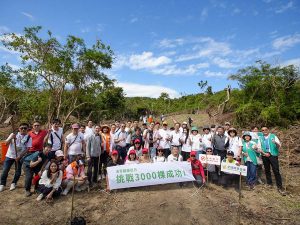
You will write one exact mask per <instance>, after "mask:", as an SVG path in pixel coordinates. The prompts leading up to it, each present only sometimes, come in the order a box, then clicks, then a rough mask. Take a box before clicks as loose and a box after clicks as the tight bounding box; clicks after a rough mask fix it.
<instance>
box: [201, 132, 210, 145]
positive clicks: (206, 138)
mask: <svg viewBox="0 0 300 225" xmlns="http://www.w3.org/2000/svg"><path fill="white" fill-rule="evenodd" d="M211 140H212V134H211V133H208V134H203V136H202V142H203V143H204V144H205V147H212V145H211Z"/></svg>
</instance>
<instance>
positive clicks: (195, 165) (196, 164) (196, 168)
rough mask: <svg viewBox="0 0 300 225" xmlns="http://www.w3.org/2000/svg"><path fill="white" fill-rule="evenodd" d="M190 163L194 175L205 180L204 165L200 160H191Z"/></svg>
mask: <svg viewBox="0 0 300 225" xmlns="http://www.w3.org/2000/svg"><path fill="white" fill-rule="evenodd" d="M188 161H189V162H191V165H192V173H193V175H201V177H202V178H205V176H204V170H203V166H202V163H201V162H200V161H199V160H198V159H195V160H192V159H191V158H189V159H188Z"/></svg>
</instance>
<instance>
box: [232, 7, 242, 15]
mask: <svg viewBox="0 0 300 225" xmlns="http://www.w3.org/2000/svg"><path fill="white" fill-rule="evenodd" d="M240 12H241V10H240V9H239V8H235V9H234V10H233V11H232V14H234V15H235V14H239V13H240Z"/></svg>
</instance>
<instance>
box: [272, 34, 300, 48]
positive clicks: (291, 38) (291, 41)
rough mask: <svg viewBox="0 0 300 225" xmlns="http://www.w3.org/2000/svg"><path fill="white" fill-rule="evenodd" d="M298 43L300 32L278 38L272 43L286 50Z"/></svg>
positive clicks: (275, 46) (299, 41)
mask: <svg viewBox="0 0 300 225" xmlns="http://www.w3.org/2000/svg"><path fill="white" fill-rule="evenodd" d="M298 43H300V34H294V35H288V36H284V37H280V38H276V39H275V40H274V41H273V43H272V44H273V47H274V48H275V49H280V50H284V49H286V48H291V47H293V46H294V45H296V44H298Z"/></svg>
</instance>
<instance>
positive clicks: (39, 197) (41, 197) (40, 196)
mask: <svg viewBox="0 0 300 225" xmlns="http://www.w3.org/2000/svg"><path fill="white" fill-rule="evenodd" d="M43 197H44V195H43V194H40V195H39V196H38V197H37V198H36V200H37V201H41V200H42V199H43Z"/></svg>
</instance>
